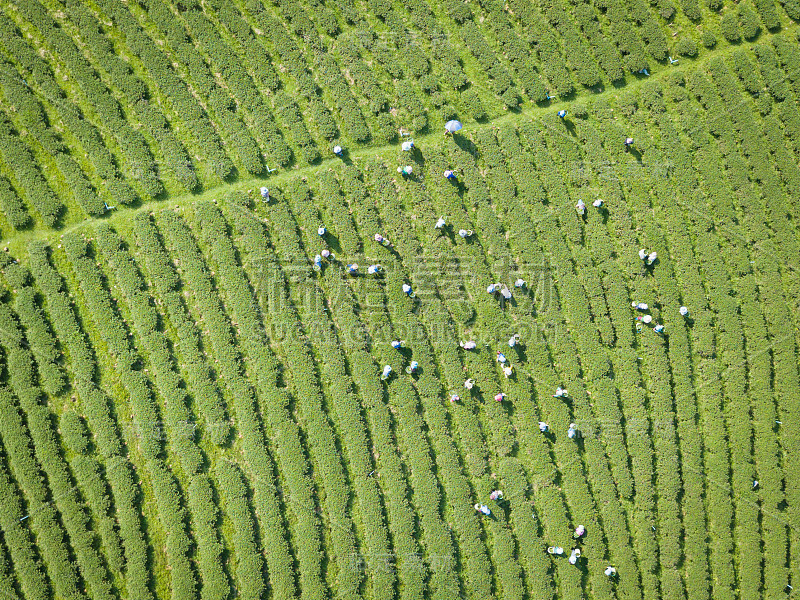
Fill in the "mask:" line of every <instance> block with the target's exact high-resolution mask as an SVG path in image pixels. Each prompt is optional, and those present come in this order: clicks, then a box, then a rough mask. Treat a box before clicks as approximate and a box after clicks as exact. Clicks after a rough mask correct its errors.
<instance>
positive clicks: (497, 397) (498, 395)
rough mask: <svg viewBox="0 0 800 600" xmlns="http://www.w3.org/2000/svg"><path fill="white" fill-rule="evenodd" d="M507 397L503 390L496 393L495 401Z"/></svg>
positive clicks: (500, 400)
mask: <svg viewBox="0 0 800 600" xmlns="http://www.w3.org/2000/svg"><path fill="white" fill-rule="evenodd" d="M505 399H506V395H505V394H504V393H503V392H500V393H499V394H497V395H495V397H494V401H495V402H502V401H503V400H505Z"/></svg>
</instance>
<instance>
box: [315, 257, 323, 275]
mask: <svg viewBox="0 0 800 600" xmlns="http://www.w3.org/2000/svg"><path fill="white" fill-rule="evenodd" d="M314 268H315V269H316V270H317V271H319V270H320V269H321V268H322V257H321V256H320V255H319V254H317V255H316V256H315V257H314Z"/></svg>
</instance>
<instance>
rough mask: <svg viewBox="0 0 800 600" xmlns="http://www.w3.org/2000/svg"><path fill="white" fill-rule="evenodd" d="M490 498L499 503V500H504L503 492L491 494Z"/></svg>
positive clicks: (498, 491) (497, 491) (496, 491)
mask: <svg viewBox="0 0 800 600" xmlns="http://www.w3.org/2000/svg"><path fill="white" fill-rule="evenodd" d="M489 498H491V499H492V500H494V501H495V502H497V501H498V500H502V499H503V492H502V491H501V490H495V491H493V492H492V493H491V494H489Z"/></svg>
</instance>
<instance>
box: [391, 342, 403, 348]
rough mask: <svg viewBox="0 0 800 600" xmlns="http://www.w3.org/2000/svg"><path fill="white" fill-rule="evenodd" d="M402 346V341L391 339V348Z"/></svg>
mask: <svg viewBox="0 0 800 600" xmlns="http://www.w3.org/2000/svg"><path fill="white" fill-rule="evenodd" d="M402 347H403V342H401V341H400V340H392V348H394V349H395V350H400V348H402Z"/></svg>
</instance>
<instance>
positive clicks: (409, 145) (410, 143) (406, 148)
mask: <svg viewBox="0 0 800 600" xmlns="http://www.w3.org/2000/svg"><path fill="white" fill-rule="evenodd" d="M401 148H402V149H403V152H411V150H413V149H414V140H406V141H405V142H403V145H402V146H401Z"/></svg>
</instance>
